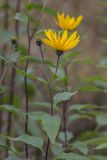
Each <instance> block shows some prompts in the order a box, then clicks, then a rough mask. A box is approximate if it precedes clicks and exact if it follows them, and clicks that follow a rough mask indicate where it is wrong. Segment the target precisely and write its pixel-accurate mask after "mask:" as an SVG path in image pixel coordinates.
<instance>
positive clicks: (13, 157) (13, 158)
mask: <svg viewBox="0 0 107 160" xmlns="http://www.w3.org/2000/svg"><path fill="white" fill-rule="evenodd" d="M5 160H20V159H19V157H17V156H16V155H15V154H13V153H11V155H10V156H9V157H8V158H6V159H5Z"/></svg>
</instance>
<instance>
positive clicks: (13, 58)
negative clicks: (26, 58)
mask: <svg viewBox="0 0 107 160" xmlns="http://www.w3.org/2000/svg"><path fill="white" fill-rule="evenodd" d="M18 58H19V52H15V53H13V54H11V55H7V56H6V59H7V61H9V62H13V63H14V62H17V61H18Z"/></svg>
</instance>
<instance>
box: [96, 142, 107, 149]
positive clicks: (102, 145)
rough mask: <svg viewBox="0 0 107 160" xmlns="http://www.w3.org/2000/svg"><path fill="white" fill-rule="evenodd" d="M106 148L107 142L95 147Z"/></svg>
mask: <svg viewBox="0 0 107 160" xmlns="http://www.w3.org/2000/svg"><path fill="white" fill-rule="evenodd" d="M104 148H107V143H103V144H100V145H98V146H97V147H96V148H95V149H104Z"/></svg>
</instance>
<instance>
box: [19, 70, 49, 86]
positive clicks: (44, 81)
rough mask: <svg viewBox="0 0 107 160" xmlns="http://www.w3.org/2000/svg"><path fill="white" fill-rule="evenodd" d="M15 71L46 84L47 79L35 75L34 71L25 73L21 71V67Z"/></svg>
mask: <svg viewBox="0 0 107 160" xmlns="http://www.w3.org/2000/svg"><path fill="white" fill-rule="evenodd" d="M16 71H17V73H18V74H20V75H22V76H26V77H28V78H30V79H32V80H38V81H40V82H41V83H43V84H46V85H47V81H46V80H45V79H44V78H42V77H37V76H36V75H35V74H34V73H31V72H30V73H29V72H28V73H25V71H23V70H21V69H18V68H16Z"/></svg>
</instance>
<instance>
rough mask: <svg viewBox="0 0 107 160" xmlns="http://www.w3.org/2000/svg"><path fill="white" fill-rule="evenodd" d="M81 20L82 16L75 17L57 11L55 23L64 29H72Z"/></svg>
mask: <svg viewBox="0 0 107 160" xmlns="http://www.w3.org/2000/svg"><path fill="white" fill-rule="evenodd" d="M82 20H83V16H79V17H77V18H75V17H70V16H69V15H66V16H65V14H64V13H62V14H59V13H57V19H56V20H55V21H56V24H57V25H58V26H59V27H60V28H62V29H65V30H74V29H75V28H76V27H77V26H78V25H79V24H80V23H81V21H82Z"/></svg>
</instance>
